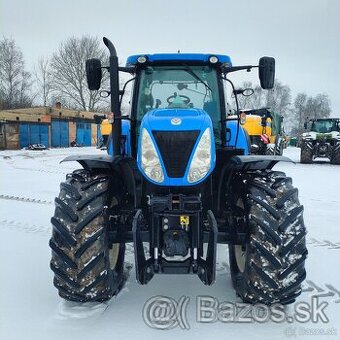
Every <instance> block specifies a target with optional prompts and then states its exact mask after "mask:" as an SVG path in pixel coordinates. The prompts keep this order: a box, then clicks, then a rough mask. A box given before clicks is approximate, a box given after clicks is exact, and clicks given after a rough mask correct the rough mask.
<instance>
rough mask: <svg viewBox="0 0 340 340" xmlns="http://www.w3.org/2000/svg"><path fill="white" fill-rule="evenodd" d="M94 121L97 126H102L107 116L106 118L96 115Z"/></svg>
mask: <svg viewBox="0 0 340 340" xmlns="http://www.w3.org/2000/svg"><path fill="white" fill-rule="evenodd" d="M93 119H94V122H95V123H96V124H101V123H102V121H103V119H105V115H104V116H99V115H94V116H93Z"/></svg>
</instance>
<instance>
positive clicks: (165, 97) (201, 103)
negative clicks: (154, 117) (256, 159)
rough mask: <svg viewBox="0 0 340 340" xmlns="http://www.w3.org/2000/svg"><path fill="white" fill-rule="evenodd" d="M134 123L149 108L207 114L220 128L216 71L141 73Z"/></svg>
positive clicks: (187, 68) (150, 70) (193, 68)
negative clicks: (184, 110) (191, 110)
mask: <svg viewBox="0 0 340 340" xmlns="http://www.w3.org/2000/svg"><path fill="white" fill-rule="evenodd" d="M138 93H139V94H138V100H137V120H138V121H140V120H141V119H142V118H143V115H144V114H145V113H146V112H148V111H150V110H152V109H158V108H160V109H189V108H197V109H202V110H204V111H206V112H207V113H208V114H209V115H210V117H211V119H212V121H213V126H214V132H215V135H216V134H218V130H219V129H220V120H221V110H220V99H219V91H218V81H217V73H216V70H215V69H213V68H212V67H210V66H189V65H183V66H178V65H176V66H149V67H147V68H145V69H144V70H142V71H141V78H140V84H139V91H138Z"/></svg>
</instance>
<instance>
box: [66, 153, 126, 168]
mask: <svg viewBox="0 0 340 340" xmlns="http://www.w3.org/2000/svg"><path fill="white" fill-rule="evenodd" d="M119 158H121V157H119ZM117 161H118V160H115V159H114V157H113V156H110V155H106V154H104V155H72V156H68V157H66V158H64V159H63V160H62V161H61V162H60V163H63V162H78V163H80V165H81V166H82V167H83V168H84V169H86V170H92V169H112V168H113V167H114V164H116V163H117Z"/></svg>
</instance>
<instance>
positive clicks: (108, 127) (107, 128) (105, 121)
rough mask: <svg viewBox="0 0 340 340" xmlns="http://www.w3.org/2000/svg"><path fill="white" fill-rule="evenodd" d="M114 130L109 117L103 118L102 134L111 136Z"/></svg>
mask: <svg viewBox="0 0 340 340" xmlns="http://www.w3.org/2000/svg"><path fill="white" fill-rule="evenodd" d="M111 131H112V124H111V122H110V121H109V120H108V119H103V120H102V122H101V124H100V133H101V134H102V136H103V137H104V136H109V135H110V133H111Z"/></svg>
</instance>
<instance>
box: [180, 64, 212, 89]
mask: <svg viewBox="0 0 340 340" xmlns="http://www.w3.org/2000/svg"><path fill="white" fill-rule="evenodd" d="M184 66H185V69H184V71H186V72H188V73H189V74H190V75H192V76H193V77H194V78H195V79H196V80H197V81H199V82H200V83H202V84H203V85H204V86H205V87H206V88H207V89H209V90H210V91H211V92H212V89H211V88H210V86H209V85H208V84H207V83H205V82H204V81H203V80H202V79H201V78H200V77H199V76H198V75H197V74H196V73H195V72H194V71H193V70H192V69H191V68H190V67H189V66H188V65H184Z"/></svg>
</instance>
